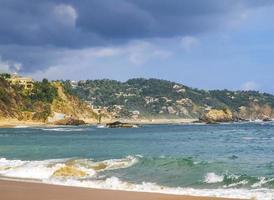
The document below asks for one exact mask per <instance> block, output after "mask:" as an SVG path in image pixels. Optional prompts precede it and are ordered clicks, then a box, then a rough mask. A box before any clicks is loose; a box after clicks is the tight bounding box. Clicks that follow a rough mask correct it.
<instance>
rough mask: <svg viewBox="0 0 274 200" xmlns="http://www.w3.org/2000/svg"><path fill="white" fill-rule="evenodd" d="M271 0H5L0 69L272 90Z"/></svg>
mask: <svg viewBox="0 0 274 200" xmlns="http://www.w3.org/2000/svg"><path fill="white" fill-rule="evenodd" d="M273 19H274V1H273V0H43V1H38V0H0V72H9V73H13V72H17V73H19V74H22V75H26V76H32V77H33V78H34V79H36V80H41V79H42V78H48V79H50V80H56V79H63V80H65V79H71V80H84V79H103V78H107V79H115V80H120V81H126V80H127V79H130V78H137V77H138V78H139V77H143V78H159V79H166V80H171V81H175V82H179V83H182V84H184V85H187V86H191V87H195V88H200V89H232V90H258V91H261V92H269V93H272V94H274V76H273V75H274V20H273Z"/></svg>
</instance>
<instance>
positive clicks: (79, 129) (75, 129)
mask: <svg viewBox="0 0 274 200" xmlns="http://www.w3.org/2000/svg"><path fill="white" fill-rule="evenodd" d="M42 130H43V131H58V132H72V131H83V130H84V129H83V128H42Z"/></svg>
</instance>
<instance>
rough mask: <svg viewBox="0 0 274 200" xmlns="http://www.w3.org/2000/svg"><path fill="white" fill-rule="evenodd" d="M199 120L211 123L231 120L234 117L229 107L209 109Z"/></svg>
mask: <svg viewBox="0 0 274 200" xmlns="http://www.w3.org/2000/svg"><path fill="white" fill-rule="evenodd" d="M201 121H203V122H206V123H209V124H211V123H218V122H232V121H234V119H233V115H232V112H231V111H230V110H229V109H223V110H217V109H211V110H209V111H208V112H207V113H206V114H205V115H204V116H203V117H202V118H201Z"/></svg>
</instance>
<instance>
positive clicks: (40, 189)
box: [0, 177, 243, 200]
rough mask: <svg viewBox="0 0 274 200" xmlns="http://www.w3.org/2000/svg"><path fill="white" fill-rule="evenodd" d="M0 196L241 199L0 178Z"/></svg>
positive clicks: (17, 199)
mask: <svg viewBox="0 0 274 200" xmlns="http://www.w3.org/2000/svg"><path fill="white" fill-rule="evenodd" d="M0 196H1V197H2V198H3V199H5V200H36V199H40V200H50V199H58V200H75V199H77V200H90V199H91V198H92V199H94V200H101V199H102V200H103V199H104V200H112V199H119V200H140V199H142V200H159V199H161V200H243V199H233V198H219V197H201V196H186V195H175V194H161V193H152V192H136V191H124V190H108V189H93V188H84V187H75V186H64V185H55V184H49V183H42V182H38V181H35V180H33V181H28V180H21V179H20V180H16V179H9V178H2V177H1V178H0Z"/></svg>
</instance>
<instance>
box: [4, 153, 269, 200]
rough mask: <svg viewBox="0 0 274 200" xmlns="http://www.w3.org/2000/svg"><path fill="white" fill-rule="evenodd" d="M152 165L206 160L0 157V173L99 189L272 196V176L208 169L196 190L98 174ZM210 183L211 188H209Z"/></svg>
mask: <svg viewBox="0 0 274 200" xmlns="http://www.w3.org/2000/svg"><path fill="white" fill-rule="evenodd" d="M155 164H157V166H162V167H176V166H177V167H184V166H188V167H190V168H192V167H194V166H201V167H202V166H204V165H208V163H206V162H197V161H194V160H193V159H192V158H184V159H182V158H180V159H179V158H178V159H174V158H168V157H167V158H166V157H162V158H146V157H142V156H140V155H136V156H127V157H124V158H120V159H108V160H102V161H95V160H93V159H52V160H43V161H23V160H8V159H6V158H0V176H4V177H14V178H24V179H38V180H40V181H42V182H44V183H50V184H59V185H69V186H79V187H89V188H99V189H114V190H126V191H139V192H157V193H166V194H178V195H196V196H216V197H228V198H256V199H264V200H271V199H273V198H274V189H271V188H273V187H268V186H269V185H272V186H273V184H274V178H266V177H251V176H247V175H234V174H218V173H214V172H208V173H206V174H205V176H204V180H203V182H204V184H205V186H207V185H208V186H209V187H208V188H211V189H198V188H191V187H166V186H162V185H159V184H158V183H153V182H141V183H131V182H128V181H124V180H121V179H120V178H118V177H116V176H111V177H107V176H102V173H101V172H104V171H111V170H116V169H125V168H130V167H132V166H137V165H141V166H142V167H147V168H149V167H151V166H153V165H155ZM215 184H217V187H215V186H214V185H215ZM211 185H213V186H214V187H210V186H211ZM243 185H249V186H250V187H240V186H243ZM206 188H207V187H206Z"/></svg>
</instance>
